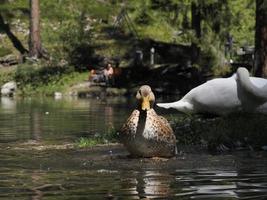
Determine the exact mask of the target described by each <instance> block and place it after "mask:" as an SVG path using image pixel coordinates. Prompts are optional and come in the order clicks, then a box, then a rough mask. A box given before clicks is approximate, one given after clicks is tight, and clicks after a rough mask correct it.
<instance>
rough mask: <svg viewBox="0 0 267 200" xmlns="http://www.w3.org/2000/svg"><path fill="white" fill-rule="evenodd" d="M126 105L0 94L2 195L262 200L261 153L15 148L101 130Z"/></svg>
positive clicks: (266, 159) (266, 178)
mask: <svg viewBox="0 0 267 200" xmlns="http://www.w3.org/2000/svg"><path fill="white" fill-rule="evenodd" d="M131 110H132V104H131V103H130V102H129V101H128V100H127V99H125V98H119V99H108V100H105V101H102V100H100V99H83V100H81V99H69V100H64V99H60V100H59V99H58V100H56V101H55V100H53V99H22V100H14V99H9V98H1V106H0V123H1V126H0V149H1V153H0V160H1V162H0V199H34V200H41V199H53V200H58V199H220V200H229V199H267V155H266V153H264V152H261V153H257V152H256V153H253V152H252V153H251V152H241V153H237V154H231V155H218V156H216V155H215V156H214V155H210V154H208V153H204V154H203V153H199V154H197V153H191V154H185V155H184V157H183V158H180V157H178V158H175V159H171V160H168V161H153V160H151V159H129V158H127V157H126V152H125V150H124V149H123V147H121V146H118V145H117V146H115V147H113V146H105V147H98V148H94V149H89V150H79V149H58V150H57V149H50V150H32V149H31V148H30V147H29V148H28V149H27V148H26V149H18V148H16V146H17V145H19V144H21V143H24V144H25V143H26V144H28V145H29V146H30V145H31V141H35V142H37V143H40V144H44V143H45V142H47V141H49V142H53V143H55V144H62V142H66V141H71V142H73V141H75V140H76V139H77V138H79V137H81V136H87V135H90V134H96V133H99V134H101V133H104V132H105V131H107V129H108V128H109V127H110V126H114V127H115V128H119V127H120V126H121V124H122V122H124V121H125V119H126V118H127V116H128V115H129V113H130V112H131ZM110 152H113V153H112V155H111V154H110Z"/></svg>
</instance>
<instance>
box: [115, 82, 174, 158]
mask: <svg viewBox="0 0 267 200" xmlns="http://www.w3.org/2000/svg"><path fill="white" fill-rule="evenodd" d="M136 100H137V107H136V108H135V109H134V110H133V112H132V113H131V115H130V117H129V118H128V119H127V121H126V122H125V123H124V124H123V126H122V128H121V130H120V131H119V140H120V141H121V142H122V143H123V144H124V146H125V147H126V149H127V150H128V152H129V153H130V155H131V156H132V157H145V158H151V157H155V158H157V157H158V158H161V157H162V158H169V157H173V156H175V155H176V137H175V135H174V132H173V130H172V128H171V126H170V124H169V122H168V121H167V120H166V119H165V118H164V117H162V116H159V115H158V114H157V113H156V112H155V110H154V109H153V105H154V102H155V95H154V93H153V92H152V89H151V87H150V86H149V85H142V86H141V87H140V89H139V90H138V91H137V94H136Z"/></svg>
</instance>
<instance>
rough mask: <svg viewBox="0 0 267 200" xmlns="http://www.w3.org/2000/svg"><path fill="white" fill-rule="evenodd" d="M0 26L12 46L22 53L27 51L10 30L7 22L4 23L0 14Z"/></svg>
mask: <svg viewBox="0 0 267 200" xmlns="http://www.w3.org/2000/svg"><path fill="white" fill-rule="evenodd" d="M0 27H1V28H2V30H3V31H4V32H5V33H6V34H7V36H8V38H9V39H10V41H11V42H12V44H13V46H14V47H15V48H16V49H17V50H18V51H19V52H20V53H21V54H22V55H24V54H25V53H28V50H27V49H25V48H24V46H23V44H22V43H21V42H20V41H19V39H18V38H17V37H16V36H15V35H14V34H13V33H12V32H11V30H10V27H9V25H8V24H6V23H5V21H4V18H3V16H2V15H1V14H0Z"/></svg>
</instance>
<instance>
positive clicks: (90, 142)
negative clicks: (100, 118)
mask: <svg viewBox="0 0 267 200" xmlns="http://www.w3.org/2000/svg"><path fill="white" fill-rule="evenodd" d="M117 139H118V134H117V131H116V130H115V128H114V127H113V126H109V127H108V129H107V131H105V133H103V134H99V133H96V134H94V135H93V136H90V137H81V138H79V139H78V140H77V142H76V145H77V146H78V147H79V148H89V147H93V146H96V145H98V144H107V143H112V142H116V141H117Z"/></svg>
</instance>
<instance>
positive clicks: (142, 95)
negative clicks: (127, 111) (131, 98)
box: [136, 85, 155, 111]
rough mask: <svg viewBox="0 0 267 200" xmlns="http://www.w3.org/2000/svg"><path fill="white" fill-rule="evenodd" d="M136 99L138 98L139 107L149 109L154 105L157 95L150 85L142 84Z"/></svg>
mask: <svg viewBox="0 0 267 200" xmlns="http://www.w3.org/2000/svg"><path fill="white" fill-rule="evenodd" d="M136 99H137V100H138V108H139V109H141V110H143V111H147V110H150V109H151V108H152V107H153V104H154V102H155V95H154V93H153V92H152V90H151V87H150V86H148V85H142V86H141V87H140V89H139V90H138V91H137V94H136Z"/></svg>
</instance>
